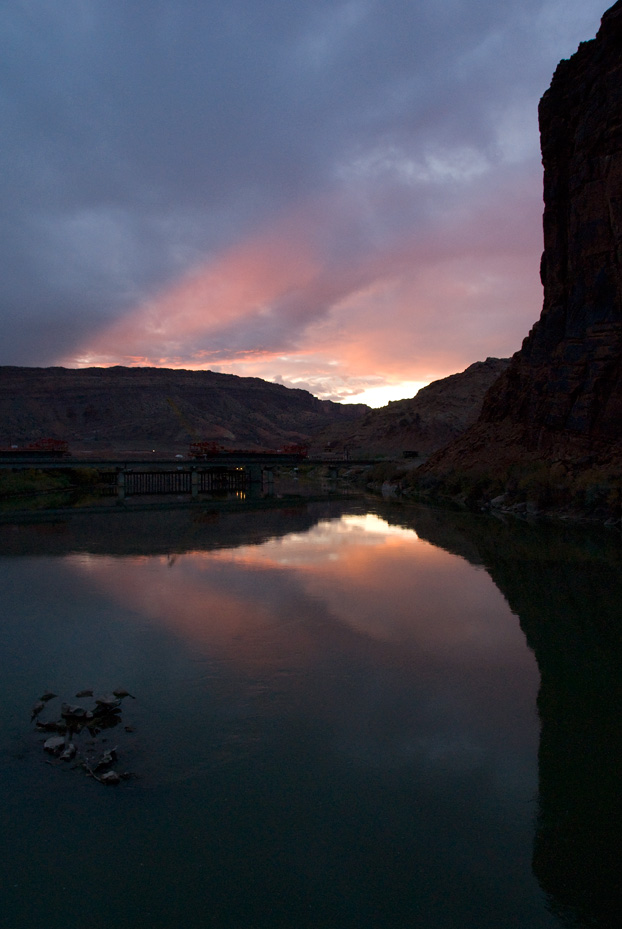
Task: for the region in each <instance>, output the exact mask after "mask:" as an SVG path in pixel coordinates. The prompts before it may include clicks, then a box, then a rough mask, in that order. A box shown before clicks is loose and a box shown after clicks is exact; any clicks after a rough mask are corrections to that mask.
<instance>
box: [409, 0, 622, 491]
mask: <svg viewBox="0 0 622 929" xmlns="http://www.w3.org/2000/svg"><path fill="white" fill-rule="evenodd" d="M539 117H540V134H541V144H542V160H543V165H544V220H543V226H544V254H543V256H542V266H541V273H542V281H543V285H544V306H543V310H542V315H541V317H540V320H539V322H537V323H536V325H535V326H534V327H533V329H532V330H531V332H530V333H529V335H528V337H527V338H526V339H525V341H524V342H523V346H522V348H521V350H520V351H519V352H517V354H516V355H514V357H513V359H512V363H511V365H510V366H509V368H508V370H507V371H506V372H505V374H504V375H503V376H502V377H501V378H500V379H499V381H498V382H497V384H496V385H495V387H494V388H493V389H492V390H491V391H490V393H489V394H488V396H487V398H486V401H485V403H484V406H483V409H482V414H481V416H480V418H479V420H478V422H477V423H476V424H475V425H474V426H473V427H472V428H471V429H470V430H468V431H467V432H466V433H465V435H464V436H463V437H462V438H461V439H459V440H458V441H457V442H456V443H454V444H452V445H451V446H450V447H449V448H448V449H446V450H445V451H444V452H442V453H439V454H438V455H436V456H435V457H434V459H433V460H431V462H430V463H428V465H427V466H426V473H427V474H428V475H431V476H435V477H436V478H440V479H444V478H445V477H446V476H447V475H449V474H451V473H452V472H453V473H455V472H457V471H461V472H462V473H469V472H470V473H472V474H474V475H475V474H479V475H484V474H485V473H488V474H494V473H496V474H501V473H502V471H503V469H504V468H507V467H508V466H514V467H516V466H519V467H520V466H521V465H528V464H529V463H532V464H533V463H538V462H539V463H549V464H557V465H558V466H559V467H558V473H559V474H561V475H562V476H563V474H566V476H567V475H568V474H569V473H570V474H571V476H574V477H576V474H577V472H578V471H579V470H581V469H585V468H587V467H591V468H592V469H597V470H598V469H601V470H605V471H606V470H608V471H609V472H611V471H612V470H614V469H617V468H619V466H620V464H621V463H622V0H618V2H617V3H616V4H615V5H614V6H613V7H611V9H610V10H609V11H608V12H607V13H605V15H604V16H603V18H602V23H601V28H600V30H599V32H598V35H597V36H596V38H595V39H594V40H592V41H590V42H585V43H582V45H581V46H580V47H579V49H578V51H577V52H576V54H575V55H574V56H573V57H572V58H571V59H570V60H568V61H562V62H561V63H560V65H559V66H558V68H557V70H556V72H555V75H554V77H553V80H552V83H551V87H550V89H549V90H548V91H547V92H546V93H545V95H544V97H543V98H542V101H541V103H540V110H539Z"/></svg>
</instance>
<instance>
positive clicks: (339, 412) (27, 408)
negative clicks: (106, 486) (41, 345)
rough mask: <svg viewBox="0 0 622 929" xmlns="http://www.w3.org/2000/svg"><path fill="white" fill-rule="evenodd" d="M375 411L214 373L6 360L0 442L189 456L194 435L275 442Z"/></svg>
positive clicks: (248, 443) (305, 437)
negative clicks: (25, 364) (50, 442)
mask: <svg viewBox="0 0 622 929" xmlns="http://www.w3.org/2000/svg"><path fill="white" fill-rule="evenodd" d="M368 410H369V407H367V406H365V405H364V404H358V405H357V404H347V405H341V404H339V403H332V402H331V401H329V400H318V399H317V397H314V396H313V395H312V394H310V393H309V392H308V391H306V390H293V389H291V388H288V387H283V386H282V385H280V384H272V383H269V382H268V381H263V380H261V379H260V378H251V377H237V376H235V375H233V374H215V373H214V372H212V371H186V370H171V369H168V368H124V367H112V368H82V369H74V368H18V367H0V445H10V444H16V445H21V444H23V443H25V442H30V441H33V440H35V439H38V438H42V437H45V436H53V437H56V438H60V439H66V440H67V441H68V442H69V445H70V449H71V450H74V451H79V450H83V449H89V450H92V451H94V452H108V451H114V450H118V451H129V450H137V451H140V450H148V451H151V450H152V449H154V450H155V451H157V452H162V453H177V452H180V453H182V454H183V453H184V452H185V451H186V450H187V447H188V444H189V443H190V442H192V441H194V440H197V439H206V440H213V441H215V442H218V443H219V444H221V445H223V446H224V447H226V448H248V449H252V448H269V449H275V448H278V447H279V446H282V445H284V444H290V443H298V442H305V441H309V440H310V439H312V438H313V436H315V435H317V434H318V433H319V432H320V431H321V430H323V429H325V428H326V426H328V425H330V424H332V423H334V422H344V421H351V420H354V419H356V418H358V417H360V416H361V415H362V414H364V413H365V412H367V411H368Z"/></svg>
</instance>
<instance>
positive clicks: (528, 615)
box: [0, 503, 622, 929]
mask: <svg viewBox="0 0 622 929" xmlns="http://www.w3.org/2000/svg"><path fill="white" fill-rule="evenodd" d="M0 553H1V557H0V571H1V577H2V591H3V593H2V600H1V603H0V614H1V624H0V649H1V652H0V672H1V673H0V687H1V688H2V700H3V704H2V705H3V715H2V724H1V727H0V750H1V757H2V764H1V769H0V770H1V775H0V783H1V787H2V798H3V829H2V832H1V834H0V842H2V849H1V852H2V854H1V860H2V865H1V866H0V867H1V870H2V882H1V888H2V889H1V893H2V907H1V908H0V925H2V926H3V927H7V929H9V927H10V929H43V927H46V929H61V927H62V929H111V927H114V929H143V927H145V929H147V927H149V929H173V927H175V929H177V927H180V929H181V927H184V929H194V927H211V929H280V927H288V929H289V927H291V929H307V927H308V929H350V927H351V929H355V927H356V929H367V927H369V929H371V927H373V929H388V927H391V929H401V927H404V929H407V927H421V929H428V927H429V929H444V927H452V929H453V927H455V929H470V927H473V929H475V927H477V929H488V927H490V929H500V927H521V929H545V927H551V929H554V927H561V926H597V927H610V926H614V925H616V924H617V919H618V917H619V916H620V915H621V914H620V910H619V905H620V890H619V883H620V863H621V862H620V855H619V852H618V851H617V849H618V846H619V835H620V827H621V825H622V817H621V815H620V796H619V795H620V789H619V785H620V783H621V782H620V770H621V765H620V759H621V757H622V752H621V748H620V746H621V741H622V737H621V733H620V729H621V724H620V720H621V719H622V673H621V667H622V662H621V661H620V657H619V656H620V654H621V651H622V649H621V648H620V632H619V621H620V612H621V611H620V602H621V594H622V591H621V589H620V577H621V573H620V544H619V539H611V540H609V541H607V540H604V541H602V542H601V540H600V539H595V538H592V537H591V536H589V535H588V534H586V533H579V532H573V531H572V530H569V529H567V530H560V529H555V530H537V529H534V528H532V527H528V526H515V527H512V526H509V527H506V526H503V525H502V524H500V523H498V522H497V521H495V520H486V519H479V520H477V519H470V518H467V517H464V516H454V515H452V514H447V513H440V512H438V511H436V512H435V511H432V510H426V509H423V508H421V509H419V508H400V507H390V506H386V505H384V504H371V505H370V508H367V507H366V506H364V505H362V504H360V503H349V504H347V505H346V504H343V503H340V504H337V503H336V504H333V505H329V504H317V503H316V504H303V505H301V506H295V507H291V508H289V509H286V510H276V509H275V510H271V511H267V512H263V513H255V514H252V513H243V514H242V513H240V514H231V515H225V514H220V515H219V514H218V513H215V512H211V513H210V512H203V511H201V512H198V511H191V510H179V511H169V512H155V513H153V512H152V513H142V514H141V513H118V514H117V513H108V514H105V515H102V516H86V515H76V516H75V517H71V518H69V519H66V520H62V519H60V518H59V519H57V520H56V521H48V522H41V523H34V522H32V523H23V524H20V525H10V524H6V523H5V524H2V525H0ZM118 686H123V687H126V688H127V689H128V690H129V691H131V692H132V694H135V696H136V699H135V700H132V699H131V698H126V700H125V701H124V703H123V724H122V725H120V726H118V727H116V728H115V729H111V730H107V731H106V732H104V733H101V734H100V735H99V736H97V738H96V739H95V742H96V745H95V746H92V747H90V748H89V747H88V746H87V742H88V738H89V736H88V735H87V734H86V733H82V735H81V736H80V740H82V741H81V742H80V745H81V750H84V751H87V750H88V751H92V752H95V751H96V750H99V749H98V746H99V748H102V749H103V748H106V747H112V746H114V745H116V746H118V752H119V761H118V763H117V765H116V768H117V770H120V771H129V772H131V773H132V774H134V775H135V776H134V777H132V778H130V779H128V780H126V781H123V782H122V783H121V784H120V785H118V786H116V787H105V786H103V785H100V784H98V783H97V782H96V781H94V780H93V779H91V778H88V777H87V776H86V775H85V774H84V773H83V772H82V770H81V769H78V768H75V767H73V766H72V764H71V763H66V762H59V761H56V760H55V759H53V758H51V757H50V756H49V755H46V754H45V753H44V752H43V751H42V742H43V740H44V738H45V737H46V736H44V735H42V734H40V733H37V732H36V731H35V729H34V723H31V722H30V708H31V706H32V704H33V703H34V701H35V700H36V699H37V698H38V697H39V696H40V695H41V694H42V693H43V692H44V691H45V690H46V689H52V690H53V691H55V692H56V693H57V694H59V696H60V697H61V698H62V699H69V700H70V702H77V703H82V704H83V705H87V706H88V705H90V701H89V700H88V699H83V700H77V699H76V698H75V696H74V695H75V693H76V692H77V691H79V690H81V689H82V688H94V689H95V691H96V692H109V691H110V690H111V689H113V688H114V687H118ZM59 706H60V699H58V700H56V701H51V702H50V703H49V704H48V706H47V707H46V709H45V711H44V712H42V713H41V717H40V718H42V719H50V718H56V717H57V716H58V709H59ZM126 726H127V727H128V729H129V730H130V731H126V728H125V727H126ZM104 738H107V739H108V741H107V742H105V743H104V742H103V739H104ZM50 762H51V763H50Z"/></svg>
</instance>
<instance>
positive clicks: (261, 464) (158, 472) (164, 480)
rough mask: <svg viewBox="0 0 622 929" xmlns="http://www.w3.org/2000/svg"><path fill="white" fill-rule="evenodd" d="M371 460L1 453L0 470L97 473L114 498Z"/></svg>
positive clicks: (261, 481)
mask: <svg viewBox="0 0 622 929" xmlns="http://www.w3.org/2000/svg"><path fill="white" fill-rule="evenodd" d="M375 463H376V459H351V458H336V457H335V458H328V457H321V456H320V457H313V458H305V457H303V456H302V455H298V454H287V453H278V452H275V453H269V452H268V453H263V452H256V453H254V452H219V453H216V454H214V455H213V456H211V457H202V458H183V459H182V458H157V457H155V456H154V457H153V458H146V457H143V458H130V457H127V458H103V457H102V458H99V457H76V456H66V457H62V458H59V457H53V458H48V457H45V456H41V455H36V456H32V455H24V456H19V457H18V456H5V457H2V456H0V470H1V469H5V470H6V469H11V470H26V469H30V468H36V469H37V470H44V471H48V470H56V469H61V470H74V469H89V470H96V471H98V473H99V476H100V480H102V481H103V482H105V483H108V484H109V486H110V489H111V492H112V493H115V492H116V494H117V497H118V499H119V500H124V499H125V497H126V496H129V495H135V494H189V495H190V496H191V497H198V495H199V494H200V493H213V492H223V491H225V492H240V491H247V490H250V492H251V493H253V492H255V493H258V492H261V491H262V490H263V488H264V485H267V490H268V492H270V490H271V489H273V487H274V471H275V469H276V468H277V467H283V466H285V467H297V466H299V465H301V464H309V465H315V466H319V465H322V466H325V467H327V468H328V472H329V478H331V479H333V480H336V479H337V478H338V476H339V470H340V469H342V468H344V467H352V466H353V465H372V464H375Z"/></svg>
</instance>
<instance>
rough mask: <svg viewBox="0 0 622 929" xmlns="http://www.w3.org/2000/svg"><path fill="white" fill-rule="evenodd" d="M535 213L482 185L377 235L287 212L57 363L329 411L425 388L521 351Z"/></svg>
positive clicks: (341, 205) (301, 208) (310, 209)
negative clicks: (233, 386)
mask: <svg viewBox="0 0 622 929" xmlns="http://www.w3.org/2000/svg"><path fill="white" fill-rule="evenodd" d="M475 193H477V194H478V197H479V199H478V200H477V201H475V206H474V201H473V197H474V194H475ZM385 195H386V198H388V199H389V200H391V201H393V200H394V199H395V191H394V190H390V191H388V192H385ZM374 196H375V197H376V198H377V199H378V198H380V199H381V198H382V196H383V192H382V191H380V192H378V191H376V192H375V194H374ZM385 206H386V204H382V207H383V208H382V209H381V208H380V207H381V204H380V203H376V204H375V205H374V208H373V209H372V217H373V216H375V215H383V214H384V213H385V212H386V210H385V209H384V207H385ZM539 211H540V204H539V199H538V198H537V197H535V196H534V194H533V191H532V189H531V185H529V189H528V193H526V191H525V189H523V187H522V186H521V184H520V183H517V184H516V185H515V188H514V199H513V200H512V201H510V202H508V201H507V199H506V200H505V201H502V200H501V199H500V198H499V197H497V196H496V192H495V190H494V189H493V188H492V186H489V187H488V188H486V186H485V184H484V183H483V182H482V183H479V184H478V185H477V191H475V192H474V191H471V197H470V199H464V202H462V204H461V203H460V202H457V203H454V204H453V208H452V209H451V210H448V208H445V207H444V206H443V204H442V203H441V204H439V207H438V210H437V214H436V215H433V216H428V217H427V218H426V222H425V223H423V224H422V226H421V228H420V229H412V228H411V229H407V230H398V229H394V230H392V231H391V232H390V233H389V232H387V231H386V230H384V231H383V233H382V235H381V234H380V232H379V231H378V230H377V229H376V228H375V227H374V224H373V218H372V220H370V222H369V224H368V225H367V227H366V226H365V223H363V220H362V212H361V204H360V202H359V199H358V198H357V197H356V196H353V195H352V194H350V195H348V196H345V195H343V194H341V195H340V196H339V197H337V198H330V197H325V198H324V199H322V200H318V201H316V202H314V203H305V204H300V205H298V207H297V208H296V209H294V210H291V211H290V212H289V213H288V214H286V215H283V216H281V217H279V218H278V219H276V220H274V221H273V222H272V223H271V224H268V225H266V226H264V227H263V228H261V229H259V230H258V231H256V232H255V233H254V234H253V235H250V236H248V237H247V238H246V239H245V240H243V241H241V242H239V243H238V244H236V245H234V246H233V247H231V248H229V249H227V250H225V251H223V252H222V253H220V254H217V255H214V256H212V257H210V258H209V259H208V260H207V261H206V262H205V264H204V265H203V266H202V267H199V268H196V269H195V270H194V271H193V272H192V273H191V274H189V275H187V276H186V277H185V278H183V279H182V280H180V281H178V282H176V283H174V284H172V285H171V286H170V287H169V288H168V289H166V290H164V291H163V292H161V293H160V294H156V295H154V296H153V297H152V298H150V299H148V300H146V301H144V302H143V303H142V304H140V305H139V306H137V307H135V308H134V309H133V310H131V311H130V312H129V313H128V314H127V315H126V316H125V317H124V318H123V319H121V320H119V321H118V322H116V323H114V324H113V325H112V326H110V327H109V328H108V329H106V330H104V331H103V332H100V333H99V334H98V335H97V336H96V337H95V338H93V339H92V340H91V341H90V342H89V343H88V344H86V345H84V346H83V349H82V351H81V352H80V353H79V354H77V355H76V356H74V357H73V358H71V359H64V361H63V363H68V364H78V365H84V364H104V365H106V364H130V365H135V364H140V365H156V366H170V367H189V368H210V367H211V368H216V369H217V370H220V371H225V372H230V373H233V374H240V375H244V376H249V375H250V376H259V377H264V378H266V379H268V380H280V381H282V382H283V383H285V384H289V385H300V386H305V387H307V388H308V389H311V390H312V391H313V392H314V393H316V394H318V395H319V396H329V397H331V398H333V399H339V398H342V399H347V398H348V397H349V396H352V395H353V394H356V393H358V392H360V391H361V390H363V389H364V388H365V386H374V385H377V384H378V383H379V382H380V383H388V384H390V383H400V382H413V381H418V382H428V381H429V380H432V379H435V378H438V377H443V376H446V375H448V374H451V373H454V372H455V371H458V370H462V369H463V368H464V367H466V366H467V365H469V364H471V363H472V362H473V361H476V360H480V359H483V358H485V357H487V356H488V355H508V354H511V353H512V352H514V351H516V350H517V349H518V348H519V347H520V343H521V340H522V338H523V337H524V336H525V335H526V334H527V331H528V329H529V328H530V326H531V324H532V323H533V322H534V321H535V319H536V318H537V317H538V315H539V310H540V303H541V287H540V283H539V278H538V247H539V242H538V237H539V221H537V218H538V214H539ZM536 222H537V224H536Z"/></svg>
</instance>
